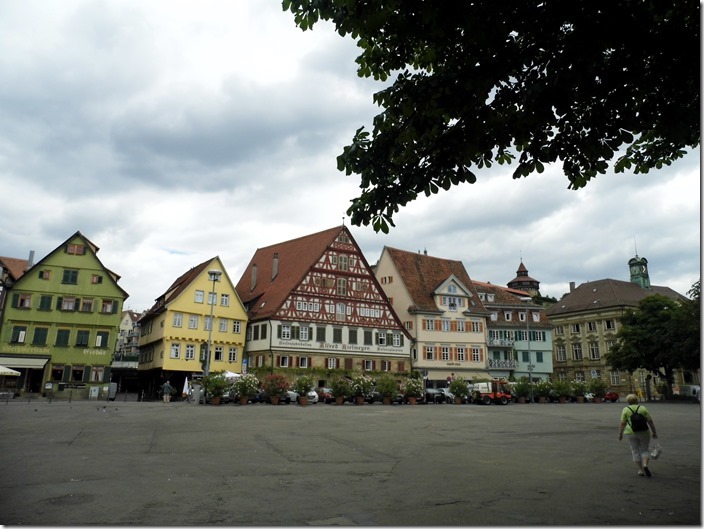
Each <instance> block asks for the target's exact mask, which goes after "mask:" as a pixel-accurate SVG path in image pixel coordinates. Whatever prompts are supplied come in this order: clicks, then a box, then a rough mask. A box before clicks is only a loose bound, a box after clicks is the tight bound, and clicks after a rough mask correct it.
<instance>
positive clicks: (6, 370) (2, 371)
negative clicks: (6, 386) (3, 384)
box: [0, 366, 21, 377]
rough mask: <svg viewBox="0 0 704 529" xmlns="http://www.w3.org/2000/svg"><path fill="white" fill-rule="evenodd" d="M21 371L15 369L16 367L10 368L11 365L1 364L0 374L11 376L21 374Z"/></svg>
mask: <svg viewBox="0 0 704 529" xmlns="http://www.w3.org/2000/svg"><path fill="white" fill-rule="evenodd" d="M20 374H21V373H20V372H19V371H15V370H14V369H10V368H9V367H5V366H0V375H5V376H9V377H18V376H20Z"/></svg>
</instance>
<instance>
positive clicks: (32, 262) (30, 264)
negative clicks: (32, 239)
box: [27, 250, 34, 270]
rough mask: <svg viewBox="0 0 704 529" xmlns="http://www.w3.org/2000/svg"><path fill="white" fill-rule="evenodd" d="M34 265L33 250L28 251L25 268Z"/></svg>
mask: <svg viewBox="0 0 704 529" xmlns="http://www.w3.org/2000/svg"><path fill="white" fill-rule="evenodd" d="M33 266H34V250H30V251H29V259H27V270H29V269H30V268H32V267H33Z"/></svg>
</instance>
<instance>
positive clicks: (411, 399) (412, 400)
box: [408, 397, 416, 404]
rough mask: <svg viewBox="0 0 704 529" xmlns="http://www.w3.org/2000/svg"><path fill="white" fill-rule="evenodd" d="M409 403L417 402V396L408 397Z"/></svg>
mask: <svg viewBox="0 0 704 529" xmlns="http://www.w3.org/2000/svg"><path fill="white" fill-rule="evenodd" d="M408 404H416V398H415V397H408Z"/></svg>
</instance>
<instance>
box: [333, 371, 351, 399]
mask: <svg viewBox="0 0 704 529" xmlns="http://www.w3.org/2000/svg"><path fill="white" fill-rule="evenodd" d="M330 389H331V390H332V394H333V396H334V397H335V402H336V403H337V404H338V405H341V404H344V403H345V399H346V398H347V397H350V396H352V384H351V383H350V379H349V378H347V377H337V378H336V379H334V380H333V381H332V383H331V384H330Z"/></svg>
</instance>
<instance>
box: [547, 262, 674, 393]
mask: <svg viewBox="0 0 704 529" xmlns="http://www.w3.org/2000/svg"><path fill="white" fill-rule="evenodd" d="M647 263H648V261H647V260H646V259H644V258H639V257H638V256H636V257H635V258H633V259H631V260H630V261H629V263H628V264H629V270H630V274H631V281H630V282H629V281H619V280H616V279H599V280H597V281H589V282H587V283H583V284H581V285H579V286H578V287H576V288H575V285H574V283H571V284H570V292H569V293H568V294H566V295H565V296H564V297H563V298H562V299H561V300H560V301H558V302H557V303H556V304H554V305H553V306H552V307H550V308H549V309H548V311H547V315H548V318H549V319H550V322H551V323H552V326H553V369H554V377H553V378H554V379H567V380H584V381H586V382H589V381H590V380H591V379H593V378H601V379H603V381H604V382H605V383H606V385H607V387H609V388H610V389H611V390H613V391H616V392H618V393H619V394H620V395H622V396H625V395H626V394H627V393H630V392H632V391H635V392H636V393H638V394H639V395H641V396H646V395H647V385H648V378H647V377H648V373H647V372H645V371H643V370H639V371H638V372H636V373H634V374H633V376H632V377H631V376H630V375H629V374H628V373H627V372H621V371H618V370H614V369H612V368H611V366H609V365H608V364H607V363H606V360H605V358H604V356H605V354H606V353H608V352H609V350H610V349H611V347H612V345H613V344H614V342H615V339H616V333H617V332H618V330H619V328H620V323H619V320H620V318H621V317H622V316H623V315H624V313H625V312H626V311H627V310H629V309H633V308H635V307H637V306H638V303H639V302H640V301H641V300H642V299H643V298H645V297H647V296H651V295H653V294H661V295H663V296H667V297H669V298H673V299H677V298H683V296H682V295H680V294H678V293H677V292H675V291H674V290H672V289H671V288H668V287H662V286H652V285H651V284H650V278H649V274H648V268H647ZM651 384H652V382H651ZM652 390H654V387H653V386H652V385H651V391H652Z"/></svg>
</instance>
